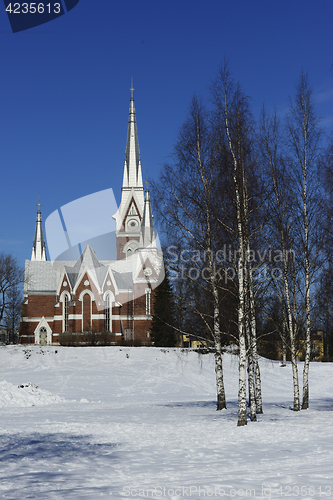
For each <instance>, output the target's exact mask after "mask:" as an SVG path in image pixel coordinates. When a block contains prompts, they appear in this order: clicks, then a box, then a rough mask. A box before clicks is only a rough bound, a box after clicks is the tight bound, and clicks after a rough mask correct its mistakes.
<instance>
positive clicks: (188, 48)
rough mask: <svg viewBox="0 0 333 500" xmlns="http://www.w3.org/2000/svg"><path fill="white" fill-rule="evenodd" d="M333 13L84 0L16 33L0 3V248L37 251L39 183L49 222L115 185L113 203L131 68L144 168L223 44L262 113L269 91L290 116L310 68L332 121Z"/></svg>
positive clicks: (164, 145) (274, 5)
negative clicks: (302, 75)
mask: <svg viewBox="0 0 333 500" xmlns="http://www.w3.org/2000/svg"><path fill="white" fill-rule="evenodd" d="M332 19H333V2H332V0H317V1H308V0H303V1H296V0H293V1H290V0H289V1H286V0H279V1H269V0H265V1H263V0H252V1H251V2H250V1H248V0H233V1H232V2H227V1H224V0H205V1H204V0H165V1H163V0H141V1H140V0H80V2H79V4H78V5H77V6H76V7H75V8H74V9H72V10H71V11H70V12H68V13H67V14H65V15H64V16H62V17H60V18H58V19H56V20H54V21H52V22H50V23H48V24H45V25H43V26H40V27H36V28H33V29H30V30H27V31H24V32H20V33H15V34H13V33H12V32H11V29H10V25H9V21H8V18H7V16H6V13H5V10H4V7H2V4H1V5H0V61H1V72H0V88H1V92H0V165H1V167H0V168H1V190H0V193H1V206H2V210H1V225H0V252H1V251H3V252H5V253H12V254H13V255H15V256H16V257H17V258H18V259H19V262H20V263H21V264H22V265H23V264H24V259H25V258H28V259H29V258H30V256H31V246H32V240H33V236H34V228H35V220H36V210H37V207H36V203H37V201H38V193H40V197H41V203H42V216H43V220H44V221H45V219H46V217H47V216H48V215H49V214H51V213H52V212H53V211H54V210H56V209H57V208H59V207H60V206H62V205H64V204H66V203H69V202H71V201H73V200H75V199H77V198H80V197H81V196H86V195H88V194H91V193H94V192H96V191H100V190H103V189H107V188H110V187H111V188H112V189H113V191H114V194H115V196H116V199H117V202H118V203H119V201H120V189H121V184H122V174H123V164H124V153H125V145H126V132H127V119H128V109H129V98H130V93H129V90H128V89H129V87H130V82H131V75H133V78H134V87H135V88H136V91H135V95H134V97H135V107H136V112H137V121H138V133H139V142H140V150H141V161H142V168H143V172H144V175H145V173H146V171H148V175H149V177H150V178H156V177H157V176H158V174H159V171H160V169H161V167H162V166H163V164H164V163H165V162H167V161H168V160H169V157H170V155H171V153H172V149H173V144H174V141H175V138H176V135H177V130H178V128H179V127H180V126H181V124H182V123H183V121H184V119H185V117H186V112H187V109H188V105H189V102H190V100H191V97H192V95H193V93H194V92H196V93H197V94H205V93H207V87H208V85H209V83H210V81H211V79H212V78H213V77H214V75H215V73H216V71H217V68H218V66H219V64H221V62H222V61H223V59H224V57H227V58H228V59H229V63H230V67H231V70H232V73H233V75H234V77H235V78H236V79H237V80H239V81H240V83H241V85H242V87H243V88H244V90H245V92H246V93H247V94H248V95H249V96H250V97H251V99H252V111H253V113H254V115H255V116H258V114H259V112H260V109H261V106H262V103H263V102H265V104H266V106H267V107H268V109H272V108H273V106H274V105H275V107H276V108H277V110H278V112H279V113H280V114H281V115H282V116H283V114H284V113H285V112H286V109H287V107H288V99H289V96H290V95H292V94H293V91H294V84H295V81H296V80H297V77H298V75H299V73H300V71H301V69H302V68H304V69H305V70H306V71H308V73H309V77H310V80H311V82H312V85H313V88H314V92H315V96H316V98H317V103H318V108H317V109H318V114H319V115H320V116H321V117H322V118H323V121H322V124H323V126H324V127H325V130H326V131H327V132H328V133H329V132H330V130H331V129H332V128H333V72H332V71H331V70H330V68H331V65H332V64H333V30H332ZM110 215H112V214H110Z"/></svg>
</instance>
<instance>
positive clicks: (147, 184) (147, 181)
mask: <svg viewBox="0 0 333 500" xmlns="http://www.w3.org/2000/svg"><path fill="white" fill-rule="evenodd" d="M145 184H146V190H147V191H148V186H149V180H148V171H147V174H146V182H145Z"/></svg>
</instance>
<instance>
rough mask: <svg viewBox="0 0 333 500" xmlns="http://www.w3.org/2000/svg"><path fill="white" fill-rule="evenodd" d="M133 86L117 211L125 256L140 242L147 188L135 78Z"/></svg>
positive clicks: (120, 252) (120, 253)
mask: <svg viewBox="0 0 333 500" xmlns="http://www.w3.org/2000/svg"><path fill="white" fill-rule="evenodd" d="M131 83H132V85H131V88H130V92H131V98H130V108H129V118H128V129H127V141H126V150H125V165H124V178H123V185H122V188H121V202H120V205H119V208H118V210H117V212H116V213H115V214H114V215H113V218H114V219H115V220H116V224H117V230H116V236H117V258H118V259H123V258H125V255H127V254H128V251H129V250H131V251H133V252H134V250H135V248H137V247H138V246H139V240H140V227H141V222H142V217H143V210H144V203H145V201H144V189H143V182H142V171H141V160H140V149H139V139H138V130H137V125H136V115H135V108H134V97H133V92H134V88H133V79H132V82H131Z"/></svg>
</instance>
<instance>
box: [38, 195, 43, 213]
mask: <svg viewBox="0 0 333 500" xmlns="http://www.w3.org/2000/svg"><path fill="white" fill-rule="evenodd" d="M41 206H42V204H41V202H40V196H39V193H38V203H37V207H38V212H40V207H41Z"/></svg>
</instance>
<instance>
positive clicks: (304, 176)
mask: <svg viewBox="0 0 333 500" xmlns="http://www.w3.org/2000/svg"><path fill="white" fill-rule="evenodd" d="M287 132H288V136H289V152H290V154H291V157H292V160H293V164H292V168H293V169H294V173H295V175H294V179H295V182H296V185H297V188H298V194H299V200H300V206H299V222H300V229H301V233H300V234H301V235H302V238H301V239H302V261H303V262H304V288H305V294H304V295H305V297H304V300H305V332H306V334H305V338H306V340H305V360H304V369H303V400H302V409H307V408H308V407H309V365H310V354H311V337H310V335H311V281H312V278H313V276H314V273H315V272H316V269H317V265H316V259H317V251H316V248H315V246H316V245H315V242H314V241H313V234H312V226H313V224H314V223H315V217H316V214H317V213H318V212H316V210H315V209H314V206H313V187H314V184H316V182H315V174H316V170H317V167H318V156H319V141H320V137H321V131H320V128H319V125H318V119H317V117H316V115H315V109H314V102H313V91H312V88H311V86H310V84H309V80H308V76H307V75H306V74H305V73H304V72H303V71H302V72H301V75H300V77H299V81H298V83H297V85H296V94H295V98H294V100H293V101H291V103H290V113H289V115H288V117H287Z"/></svg>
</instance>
